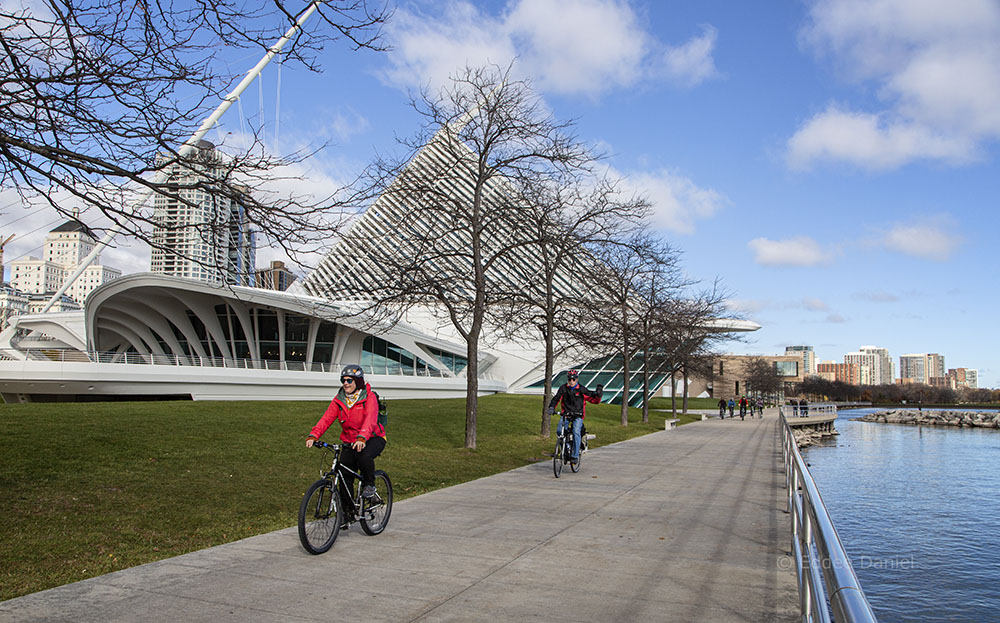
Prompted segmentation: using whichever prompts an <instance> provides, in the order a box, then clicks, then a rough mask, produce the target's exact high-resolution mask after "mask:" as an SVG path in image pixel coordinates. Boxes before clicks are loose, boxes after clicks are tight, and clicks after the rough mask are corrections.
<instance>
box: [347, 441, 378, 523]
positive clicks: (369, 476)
mask: <svg viewBox="0 0 1000 623" xmlns="http://www.w3.org/2000/svg"><path fill="white" fill-rule="evenodd" d="M382 450H385V439H383V438H382V437H379V436H378V435H375V436H374V437H372V438H371V439H369V440H368V441H366V442H365V449H364V450H362V451H361V452H357V451H355V450H354V448H352V447H351V446H350V445H348V444H344V448H343V450H341V451H340V463H341V465H343V466H344V467H349V468H351V469H353V470H354V471H356V472H361V484H362V485H374V484H375V457H377V456H378V455H380V454H382ZM341 473H342V474H343V475H344V484H346V485H347V490H348V491H351V490H353V488H354V476H352V475H350V474H349V473H347V472H341ZM350 507H351V505H350V504H348V503H347V501H346V500H345V501H344V508H350Z"/></svg>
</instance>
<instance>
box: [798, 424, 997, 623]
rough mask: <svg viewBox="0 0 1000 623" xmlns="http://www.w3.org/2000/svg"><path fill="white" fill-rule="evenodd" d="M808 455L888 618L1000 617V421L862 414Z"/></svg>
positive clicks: (871, 593) (883, 619) (879, 612)
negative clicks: (888, 418)
mask: <svg viewBox="0 0 1000 623" xmlns="http://www.w3.org/2000/svg"><path fill="white" fill-rule="evenodd" d="M875 410H876V409H852V410H844V411H841V412H840V416H839V417H838V418H837V422H836V424H835V426H836V428H837V430H838V431H839V432H840V436H839V437H834V438H832V439H830V440H828V441H827V442H826V443H825V444H824V445H821V446H814V447H813V448H810V449H808V450H806V451H805V452H804V454H803V456H804V458H805V460H806V462H807V463H809V465H810V466H809V471H810V472H811V473H812V475H813V478H814V479H815V481H816V484H817V485H818V487H819V490H820V494H821V495H822V496H823V501H824V502H825V503H826V507H827V510H829V512H830V515H831V517H833V522H834V524H835V525H836V527H837V532H838V533H839V534H840V539H841V541H842V542H843V543H844V547H845V549H846V550H847V553H848V555H849V556H850V557H851V563H852V564H853V565H854V570H855V572H856V573H857V574H858V578H859V580H860V581H861V587H862V589H864V591H865V595H867V597H868V600H869V602H870V603H871V604H872V608H873V609H874V611H875V616H876V617H878V620H879V621H880V623H891V622H894V621H970V622H971V621H975V622H982V621H997V620H1000V547H998V544H1000V469H998V468H1000V430H997V429H966V428H961V429H960V428H951V427H927V426H924V427H917V426H906V425H900V424H881V423H874V422H853V421H851V420H850V418H855V417H860V416H861V415H863V414H865V413H871V412H873V411H875Z"/></svg>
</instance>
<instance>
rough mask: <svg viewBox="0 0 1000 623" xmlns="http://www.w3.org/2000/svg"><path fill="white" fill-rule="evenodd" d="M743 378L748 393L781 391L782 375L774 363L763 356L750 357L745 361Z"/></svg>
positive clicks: (762, 393)
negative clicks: (779, 374)
mask: <svg viewBox="0 0 1000 623" xmlns="http://www.w3.org/2000/svg"><path fill="white" fill-rule="evenodd" d="M743 380H744V385H745V386H746V391H747V394H748V395H749V394H758V395H761V396H763V395H767V394H777V393H778V392H779V391H781V384H782V382H781V377H780V376H778V370H777V369H776V368H775V367H774V363H773V362H770V361H768V360H767V359H765V358H763V357H750V358H749V359H747V360H746V361H745V362H744V363H743Z"/></svg>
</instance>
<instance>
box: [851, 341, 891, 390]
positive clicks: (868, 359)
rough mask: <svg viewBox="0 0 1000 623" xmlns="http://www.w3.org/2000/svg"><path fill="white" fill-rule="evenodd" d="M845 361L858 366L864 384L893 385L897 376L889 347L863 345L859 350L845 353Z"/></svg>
mask: <svg viewBox="0 0 1000 623" xmlns="http://www.w3.org/2000/svg"><path fill="white" fill-rule="evenodd" d="M844 363H853V364H855V365H857V366H858V369H859V370H860V374H861V384H862V385H891V384H892V382H893V378H894V377H895V375H894V374H893V366H892V357H890V356H889V349H887V348H879V347H877V346H862V347H861V348H859V349H858V350H857V352H853V353H847V354H846V355H844Z"/></svg>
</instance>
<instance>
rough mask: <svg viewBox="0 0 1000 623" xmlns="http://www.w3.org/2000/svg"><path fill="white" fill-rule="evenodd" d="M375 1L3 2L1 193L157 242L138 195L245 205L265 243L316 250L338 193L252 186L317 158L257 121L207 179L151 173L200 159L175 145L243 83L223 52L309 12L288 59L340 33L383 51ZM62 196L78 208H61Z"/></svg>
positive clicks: (268, 36)
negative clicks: (293, 148) (255, 4)
mask: <svg viewBox="0 0 1000 623" xmlns="http://www.w3.org/2000/svg"><path fill="white" fill-rule="evenodd" d="M372 1H373V0H328V1H325V2H312V3H310V4H309V5H308V6H307V7H306V8H304V9H301V10H300V9H299V8H298V7H299V3H295V5H294V6H295V8H291V5H289V4H288V3H286V2H285V1H284V0H275V1H274V2H272V3H267V4H261V5H260V7H259V8H257V9H253V8H248V7H247V5H246V4H245V3H242V2H235V1H234V0H212V1H211V2H209V1H208V0H191V1H190V2H185V3H180V4H176V3H159V2H149V1H148V0H138V1H137V2H119V1H118V0H46V1H44V2H30V3H29V2H18V1H17V0H15V1H14V2H7V3H4V4H3V5H2V7H0V49H2V52H0V84H2V85H3V87H2V88H0V187H2V188H12V189H16V190H17V191H18V192H19V193H20V194H21V195H22V197H23V199H24V200H25V202H26V203H29V204H32V203H37V202H43V203H45V202H47V203H49V204H51V206H52V207H54V208H55V209H56V210H57V211H58V212H60V213H61V214H62V215H64V216H66V217H70V218H71V217H72V216H71V215H72V209H73V208H74V207H82V208H83V209H84V210H88V209H89V210H93V211H94V212H96V213H97V214H100V215H103V217H105V218H104V220H105V221H107V222H109V223H111V226H110V229H112V230H118V231H120V232H122V233H124V234H126V235H129V236H132V237H134V238H136V239H139V240H141V241H144V242H146V243H147V244H150V246H153V247H154V248H156V247H158V246H159V245H160V244H161V243H158V242H157V241H155V240H154V239H153V237H152V235H151V231H152V229H153V225H154V223H153V216H152V212H153V210H152V207H151V206H150V205H149V204H148V203H146V202H144V201H143V200H142V199H143V198H145V197H148V196H149V194H150V193H153V194H156V195H159V196H163V197H167V198H169V199H172V200H175V201H177V202H179V203H180V204H182V205H193V204H192V199H191V196H192V194H194V193H198V192H207V193H211V194H212V195H214V196H216V197H219V198H221V199H223V200H228V201H232V202H234V203H235V204H236V205H239V206H240V207H241V208H242V210H243V211H244V213H245V218H246V220H247V222H248V223H249V224H250V225H251V226H253V227H254V228H255V229H256V230H257V231H258V232H259V235H260V236H262V238H263V239H264V240H266V241H267V242H268V243H271V244H275V245H279V246H281V247H283V248H284V249H285V250H286V251H287V252H289V253H290V254H294V252H295V251H296V250H299V248H300V247H303V246H304V247H306V248H305V249H304V250H311V249H312V248H313V247H314V246H315V245H317V244H319V243H320V242H321V241H322V240H323V239H326V238H328V236H329V232H330V229H331V227H333V226H335V225H336V223H335V222H331V221H330V220H329V219H328V218H327V210H326V208H327V206H328V204H329V202H330V201H332V199H331V198H322V199H320V200H317V199H316V198H312V197H300V196H288V195H284V196H282V195H279V194H277V193H271V194H269V195H267V196H259V195H258V194H255V193H248V192H247V189H248V188H255V189H256V188H259V187H261V186H262V185H263V184H265V183H266V182H268V181H273V180H275V179H277V178H278V177H279V175H280V174H279V173H277V171H278V169H280V168H281V167H282V166H285V165H289V164H292V163H295V162H298V161H300V160H302V159H303V158H305V157H307V156H308V155H309V153H305V152H297V153H293V154H289V155H286V156H279V155H275V154H271V153H269V151H268V150H267V149H265V148H264V145H263V143H262V142H261V141H260V140H259V132H260V129H261V128H260V127H256V128H252V132H253V134H254V137H253V139H251V141H250V142H251V144H250V145H249V146H245V145H233V146H228V145H222V146H221V147H222V148H223V150H224V152H225V153H226V154H227V158H226V159H225V161H224V163H223V164H222V165H221V166H219V167H216V168H214V172H213V173H212V174H206V176H205V177H204V179H203V180H202V181H198V182H194V183H192V184H189V185H181V184H179V183H178V181H177V180H176V179H173V180H172V179H170V178H169V176H166V175H156V173H157V171H160V170H162V169H165V168H169V167H171V166H172V165H175V164H180V165H182V166H184V167H188V168H192V169H197V168H199V167H200V166H201V164H202V162H203V159H204V153H203V150H198V149H194V150H190V153H187V151H181V150H179V147H180V146H181V145H182V144H183V143H185V141H187V140H188V139H189V137H191V136H192V133H193V132H194V130H195V129H196V128H198V127H199V124H201V123H202V122H203V121H204V120H205V119H206V117H207V116H208V113H209V112H211V111H212V110H213V109H214V108H216V106H217V105H218V104H219V103H220V102H221V101H223V99H224V98H223V95H224V94H225V93H226V92H227V89H229V88H230V87H231V86H232V85H233V84H234V83H235V82H236V81H238V79H239V78H240V76H234V75H231V74H230V73H229V72H228V69H227V67H228V66H227V64H226V62H225V59H224V58H223V57H222V55H223V54H224V53H225V52H226V51H228V50H232V49H237V48H243V49H250V50H260V51H261V52H263V51H265V50H268V49H269V48H270V47H271V46H272V44H273V43H274V42H275V40H276V39H277V38H278V37H279V36H280V35H281V34H282V33H283V32H285V31H286V30H290V26H291V25H293V24H295V23H296V20H297V18H298V16H299V15H301V14H303V13H304V12H305V11H307V10H314V11H315V13H316V14H317V15H318V16H319V18H318V19H317V18H312V21H311V22H310V23H309V24H308V25H309V26H311V27H310V28H309V29H308V30H305V31H301V30H300V31H297V33H296V34H295V36H294V37H293V38H292V39H291V40H290V41H289V42H288V45H286V46H285V47H284V48H283V49H282V51H281V53H282V54H283V55H284V59H285V61H287V62H292V63H297V64H298V65H300V66H305V67H307V68H309V69H312V70H319V68H320V66H319V64H318V63H317V58H318V55H319V53H320V52H321V51H322V50H323V48H324V46H325V45H326V44H327V43H329V42H330V41H332V40H334V39H338V38H339V39H343V40H346V41H347V42H348V43H349V44H350V45H351V46H353V47H354V48H356V49H361V48H367V49H372V50H380V49H382V44H381V41H380V35H381V26H382V24H383V23H384V22H385V21H386V19H387V18H388V17H389V15H390V12H389V11H388V10H387V9H386V8H385V7H384V6H380V5H377V4H376V5H374V6H373V5H372V4H371V3H372ZM375 2H378V0H375ZM286 175H287V174H286ZM67 195H68V196H69V197H71V198H72V201H73V203H74V204H76V205H67V204H65V203H62V202H61V200H60V199H59V197H65V196H67ZM94 212H91V214H94ZM88 220H90V221H98V219H97V218H96V217H91V218H88ZM90 224H91V225H97V224H99V223H96V222H91V223H90ZM190 226H191V227H195V228H202V229H204V228H211V227H214V226H216V224H214V223H212V222H211V221H210V220H208V221H206V222H204V223H198V224H194V225H190ZM161 248H162V247H161ZM185 259H190V260H193V261H198V258H195V257H191V258H185Z"/></svg>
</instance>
